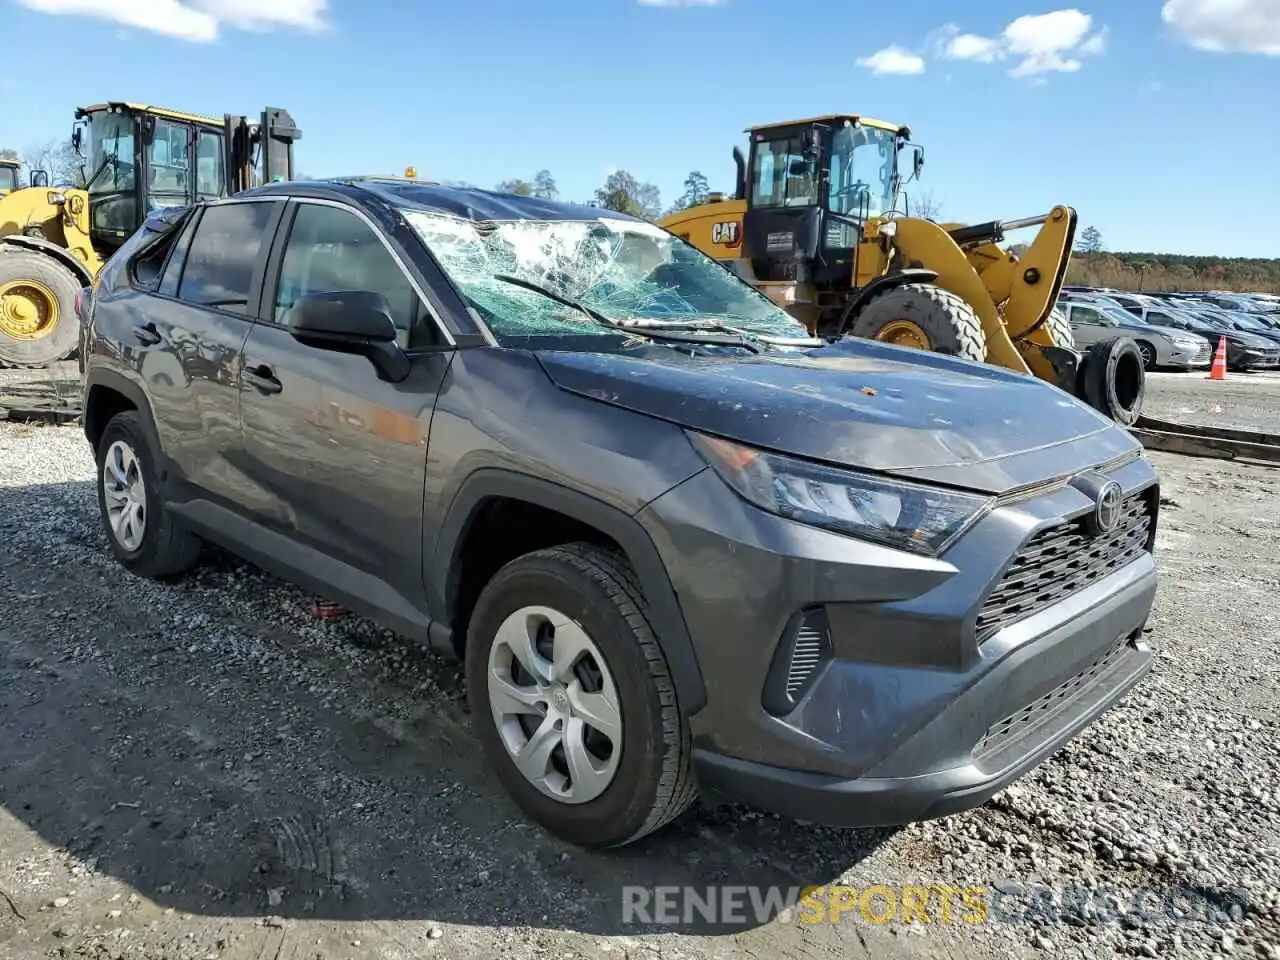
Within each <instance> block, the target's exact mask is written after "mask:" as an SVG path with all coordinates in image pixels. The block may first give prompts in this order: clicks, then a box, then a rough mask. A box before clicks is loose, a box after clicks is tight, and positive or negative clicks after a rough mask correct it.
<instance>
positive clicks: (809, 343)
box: [615, 317, 823, 347]
mask: <svg viewBox="0 0 1280 960" xmlns="http://www.w3.org/2000/svg"><path fill="white" fill-rule="evenodd" d="M615 322H616V323H617V324H618V325H619V326H623V327H626V328H627V329H632V328H635V329H639V330H721V331H724V332H725V333H736V334H738V335H739V336H743V337H749V338H750V339H752V340H759V341H760V342H761V343H769V344H775V345H778V346H787V347H820V346H822V344H823V341H822V340H820V339H818V338H817V337H776V336H774V335H773V334H769V333H755V332H754V331H751V330H745V329H743V328H742V327H736V326H734V325H733V324H731V323H725V322H724V321H723V320H714V319H712V318H710V317H701V318H698V319H693V320H657V319H654V318H652V317H632V318H629V319H627V320H617V321H615Z"/></svg>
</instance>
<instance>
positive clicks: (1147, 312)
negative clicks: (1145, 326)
mask: <svg viewBox="0 0 1280 960" xmlns="http://www.w3.org/2000/svg"><path fill="white" fill-rule="evenodd" d="M1135 316H1138V317H1141V318H1142V320H1143V321H1145V322H1147V323H1156V324H1159V325H1161V326H1168V327H1177V328H1179V329H1181V330H1187V331H1190V332H1192V333H1197V334H1199V335H1200V336H1203V337H1207V338H1209V340H1211V341H1212V342H1213V345H1214V348H1215V349H1216V348H1217V345H1218V340H1219V339H1220V338H1222V337H1225V338H1226V340H1227V367H1228V369H1231V370H1254V369H1265V368H1269V367H1275V366H1280V346H1277V345H1276V344H1275V343H1273V342H1272V341H1270V340H1268V339H1267V338H1266V337H1262V336H1259V335H1257V334H1255V333H1247V332H1245V331H1243V330H1237V329H1235V327H1233V326H1231V325H1229V324H1227V323H1226V322H1225V321H1223V320H1221V319H1219V318H1218V317H1216V316H1215V315H1214V314H1213V313H1212V312H1209V311H1203V310H1202V311H1197V310H1194V309H1190V308H1187V307H1182V306H1175V305H1173V304H1172V303H1168V304H1160V305H1158V306H1150V307H1142V308H1141V310H1140V311H1139V312H1137V313H1135Z"/></svg>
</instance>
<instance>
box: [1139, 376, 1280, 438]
mask: <svg viewBox="0 0 1280 960" xmlns="http://www.w3.org/2000/svg"><path fill="white" fill-rule="evenodd" d="M1208 376H1209V373H1208V371H1206V370H1196V371H1193V372H1191V373H1148V374H1147V399H1146V403H1145V405H1144V407H1143V412H1144V413H1146V414H1147V415H1148V416H1152V417H1156V418H1158V419H1160V420H1172V421H1173V422H1175V423H1194V424H1198V425H1201V426H1206V427H1238V428H1240V429H1243V430H1263V431H1266V432H1269V433H1280V372H1278V371H1273V370H1266V371H1259V372H1257V373H1228V374H1227V379H1226V380H1223V381H1214V380H1208V379H1207V377H1208Z"/></svg>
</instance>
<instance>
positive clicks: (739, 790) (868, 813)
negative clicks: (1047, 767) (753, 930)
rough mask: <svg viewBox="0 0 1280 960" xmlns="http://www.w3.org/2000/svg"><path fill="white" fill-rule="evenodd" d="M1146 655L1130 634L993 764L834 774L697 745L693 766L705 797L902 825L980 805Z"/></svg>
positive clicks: (835, 820)
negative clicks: (1120, 652) (1088, 680)
mask: <svg viewBox="0 0 1280 960" xmlns="http://www.w3.org/2000/svg"><path fill="white" fill-rule="evenodd" d="M1151 666H1152V654H1151V651H1150V649H1149V648H1147V647H1146V646H1145V645H1144V644H1142V643H1141V642H1140V641H1139V640H1137V639H1130V640H1129V642H1128V643H1127V644H1126V646H1125V654H1124V656H1122V657H1119V658H1117V659H1116V661H1115V662H1114V663H1113V664H1112V666H1111V668H1110V669H1108V670H1107V672H1106V673H1105V674H1104V675H1102V676H1099V677H1097V678H1096V680H1095V682H1094V683H1093V684H1092V685H1091V686H1090V687H1088V688H1087V689H1086V690H1084V691H1081V694H1080V698H1079V699H1078V700H1077V702H1076V704H1075V705H1074V709H1070V710H1066V711H1064V712H1063V713H1062V714H1060V715H1059V717H1058V718H1057V719H1056V722H1053V723H1051V724H1046V725H1045V726H1044V727H1042V728H1041V729H1040V730H1039V731H1038V734H1039V735H1038V736H1036V737H1035V738H1034V741H1035V742H1034V743H1029V742H1027V740H1028V739H1031V738H1027V739H1023V740H1022V741H1021V742H1020V743H1019V746H1020V747H1023V748H1024V749H1022V750H1020V751H1018V755H1017V756H1016V757H1009V755H1008V753H1007V752H1006V751H1003V750H1002V751H1001V753H1002V754H1004V756H1002V757H1001V760H1006V761H1007V762H1005V763H1002V764H1000V765H999V769H995V770H993V769H992V765H991V764H990V760H991V759H993V758H989V757H988V758H984V761H983V765H982V766H981V767H980V766H978V765H977V764H976V763H969V764H966V765H964V766H961V767H954V768H951V769H947V770H940V771H936V772H933V773H927V774H922V775H920V776H915V777H895V778H869V777H862V778H858V779H853V780H846V779H840V778H838V777H831V776H826V775H822V774H814V773H808V772H804V771H798V770H788V769H786V768H783V767H776V766H771V765H767V764H762V763H756V762H753V761H746V760H739V759H737V758H734V757H727V756H724V755H721V754H717V753H712V752H710V751H706V750H700V749H699V750H695V751H694V755H693V763H694V770H695V773H696V776H697V778H698V782H699V785H700V787H701V790H702V794H703V796H704V799H705V800H707V801H708V802H710V803H712V804H715V803H744V804H746V805H748V806H752V807H756V808H759V809H762V810H768V811H770V812H773V813H777V814H781V815H782V816H786V817H792V818H795V819H799V820H807V821H811V822H814V823H820V824H824V825H828V826H836V827H888V826H901V825H904V824H908V823H913V822H916V821H919V820H932V819H937V818H939V817H944V816H948V815H951V814H954V813H960V812H962V811H965V810H970V809H972V808H974V807H977V806H981V805H982V804H984V803H986V802H987V801H988V800H990V799H991V798H992V797H993V796H995V795H996V794H997V793H999V792H1000V791H1002V790H1003V789H1005V788H1006V787H1007V786H1009V785H1010V784H1011V783H1013V782H1014V781H1015V780H1017V779H1019V778H1020V777H1022V776H1023V775H1024V774H1025V773H1027V772H1028V771H1030V770H1032V769H1033V768H1035V767H1036V766H1038V765H1039V764H1040V763H1042V762H1043V761H1044V760H1046V759H1047V758H1048V757H1050V756H1051V755H1053V754H1054V753H1056V752H1057V751H1058V750H1059V749H1061V748H1062V747H1063V746H1064V745H1065V744H1066V743H1067V742H1068V741H1070V740H1072V739H1073V738H1074V737H1076V736H1077V735H1078V734H1079V733H1081V732H1082V731H1083V730H1084V729H1086V728H1087V727H1088V726H1089V725H1091V724H1092V723H1093V722H1094V721H1095V720H1096V719H1097V718H1098V717H1099V716H1100V715H1101V714H1103V713H1104V712H1106V711H1107V710H1108V709H1109V708H1110V707H1111V706H1113V705H1114V704H1115V703H1116V702H1117V701H1119V700H1120V699H1121V698H1122V697H1124V695H1125V694H1126V693H1127V692H1128V691H1129V690H1130V689H1131V688H1132V687H1133V686H1134V685H1135V684H1137V683H1138V682H1139V681H1140V680H1141V679H1142V678H1143V677H1144V676H1145V675H1146V674H1147V673H1148V672H1149V671H1150V670H1151Z"/></svg>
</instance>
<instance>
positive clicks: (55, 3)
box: [18, 0, 328, 43]
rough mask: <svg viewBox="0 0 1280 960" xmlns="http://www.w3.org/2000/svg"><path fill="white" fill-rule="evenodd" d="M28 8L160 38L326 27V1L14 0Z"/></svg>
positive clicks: (204, 37) (200, 39)
mask: <svg viewBox="0 0 1280 960" xmlns="http://www.w3.org/2000/svg"><path fill="white" fill-rule="evenodd" d="M18 3H20V4H22V5H23V6H24V7H27V8H29V9H31V10H36V11H38V12H40V13H49V14H54V15H61V16H79V17H93V18H95V19H98V20H108V21H111V22H114V23H119V24H123V25H124V26H127V27H136V28H138V29H139V30H148V31H150V32H152V33H159V34H163V35H164V36H169V37H177V38H179V39H181V40H191V41H196V42H204V43H207V42H209V41H212V40H216V39H217V38H218V35H219V32H220V31H221V29H222V28H223V27H233V28H236V29H240V30H272V29H275V28H277V27H294V28H299V29H303V30H322V29H324V28H325V26H326V24H325V18H324V15H325V12H326V10H327V8H328V0H18Z"/></svg>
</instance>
